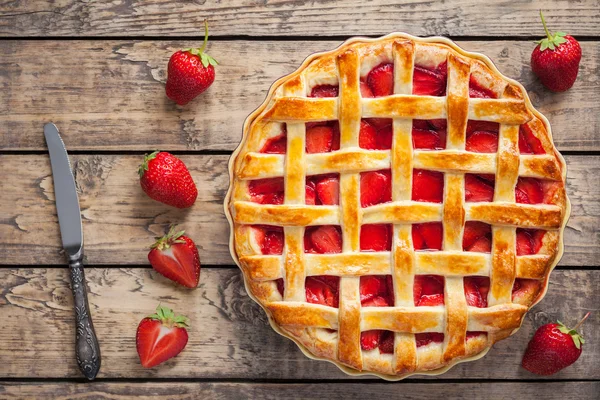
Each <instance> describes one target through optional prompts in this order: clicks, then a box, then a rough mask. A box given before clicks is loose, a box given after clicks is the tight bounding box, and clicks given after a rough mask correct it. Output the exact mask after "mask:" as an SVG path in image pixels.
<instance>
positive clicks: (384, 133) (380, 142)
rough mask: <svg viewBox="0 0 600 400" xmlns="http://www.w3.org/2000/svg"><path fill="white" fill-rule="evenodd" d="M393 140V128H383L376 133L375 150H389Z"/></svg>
mask: <svg viewBox="0 0 600 400" xmlns="http://www.w3.org/2000/svg"><path fill="white" fill-rule="evenodd" d="M393 140H394V127H393V126H392V125H387V126H384V127H383V128H381V129H379V130H378V131H377V150H389V149H391V148H392V141H393Z"/></svg>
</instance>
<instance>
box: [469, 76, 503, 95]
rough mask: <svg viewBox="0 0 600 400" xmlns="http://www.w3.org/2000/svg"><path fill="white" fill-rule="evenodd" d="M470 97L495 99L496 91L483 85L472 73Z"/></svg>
mask: <svg viewBox="0 0 600 400" xmlns="http://www.w3.org/2000/svg"><path fill="white" fill-rule="evenodd" d="M469 97H471V98H480V99H495V98H496V93H494V92H492V91H491V90H490V89H487V88H484V87H483V86H481V85H480V84H479V83H478V82H477V81H476V80H475V79H474V78H473V75H471V78H470V79H469Z"/></svg>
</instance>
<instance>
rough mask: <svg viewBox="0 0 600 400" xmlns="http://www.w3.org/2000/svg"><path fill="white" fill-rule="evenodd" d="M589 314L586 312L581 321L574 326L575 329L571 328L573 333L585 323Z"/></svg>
mask: <svg viewBox="0 0 600 400" xmlns="http://www.w3.org/2000/svg"><path fill="white" fill-rule="evenodd" d="M590 314H591V312H588V313H587V314H585V316H584V317H583V318H582V319H581V321H579V322H578V323H577V325H575V327H574V328H573V330H574V331H576V330H577V329H579V327H580V326H581V325H582V324H583V323H584V322H585V320H586V319H588V317H589V316H590Z"/></svg>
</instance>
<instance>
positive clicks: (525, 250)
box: [517, 229, 534, 256]
mask: <svg viewBox="0 0 600 400" xmlns="http://www.w3.org/2000/svg"><path fill="white" fill-rule="evenodd" d="M530 254H534V253H533V243H532V242H531V235H530V234H529V232H527V231H526V230H525V229H517V255H518V256H528V255H530Z"/></svg>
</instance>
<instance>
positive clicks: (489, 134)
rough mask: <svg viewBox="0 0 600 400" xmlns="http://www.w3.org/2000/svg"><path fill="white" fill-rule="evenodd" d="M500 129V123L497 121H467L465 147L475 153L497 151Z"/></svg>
mask: <svg viewBox="0 0 600 400" xmlns="http://www.w3.org/2000/svg"><path fill="white" fill-rule="evenodd" d="M499 131H500V125H499V124H498V123H497V122H488V121H475V120H469V121H467V138H466V139H467V141H466V143H465V149H466V150H467V151H472V152H474V153H495V152H497V151H498V132H499Z"/></svg>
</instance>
